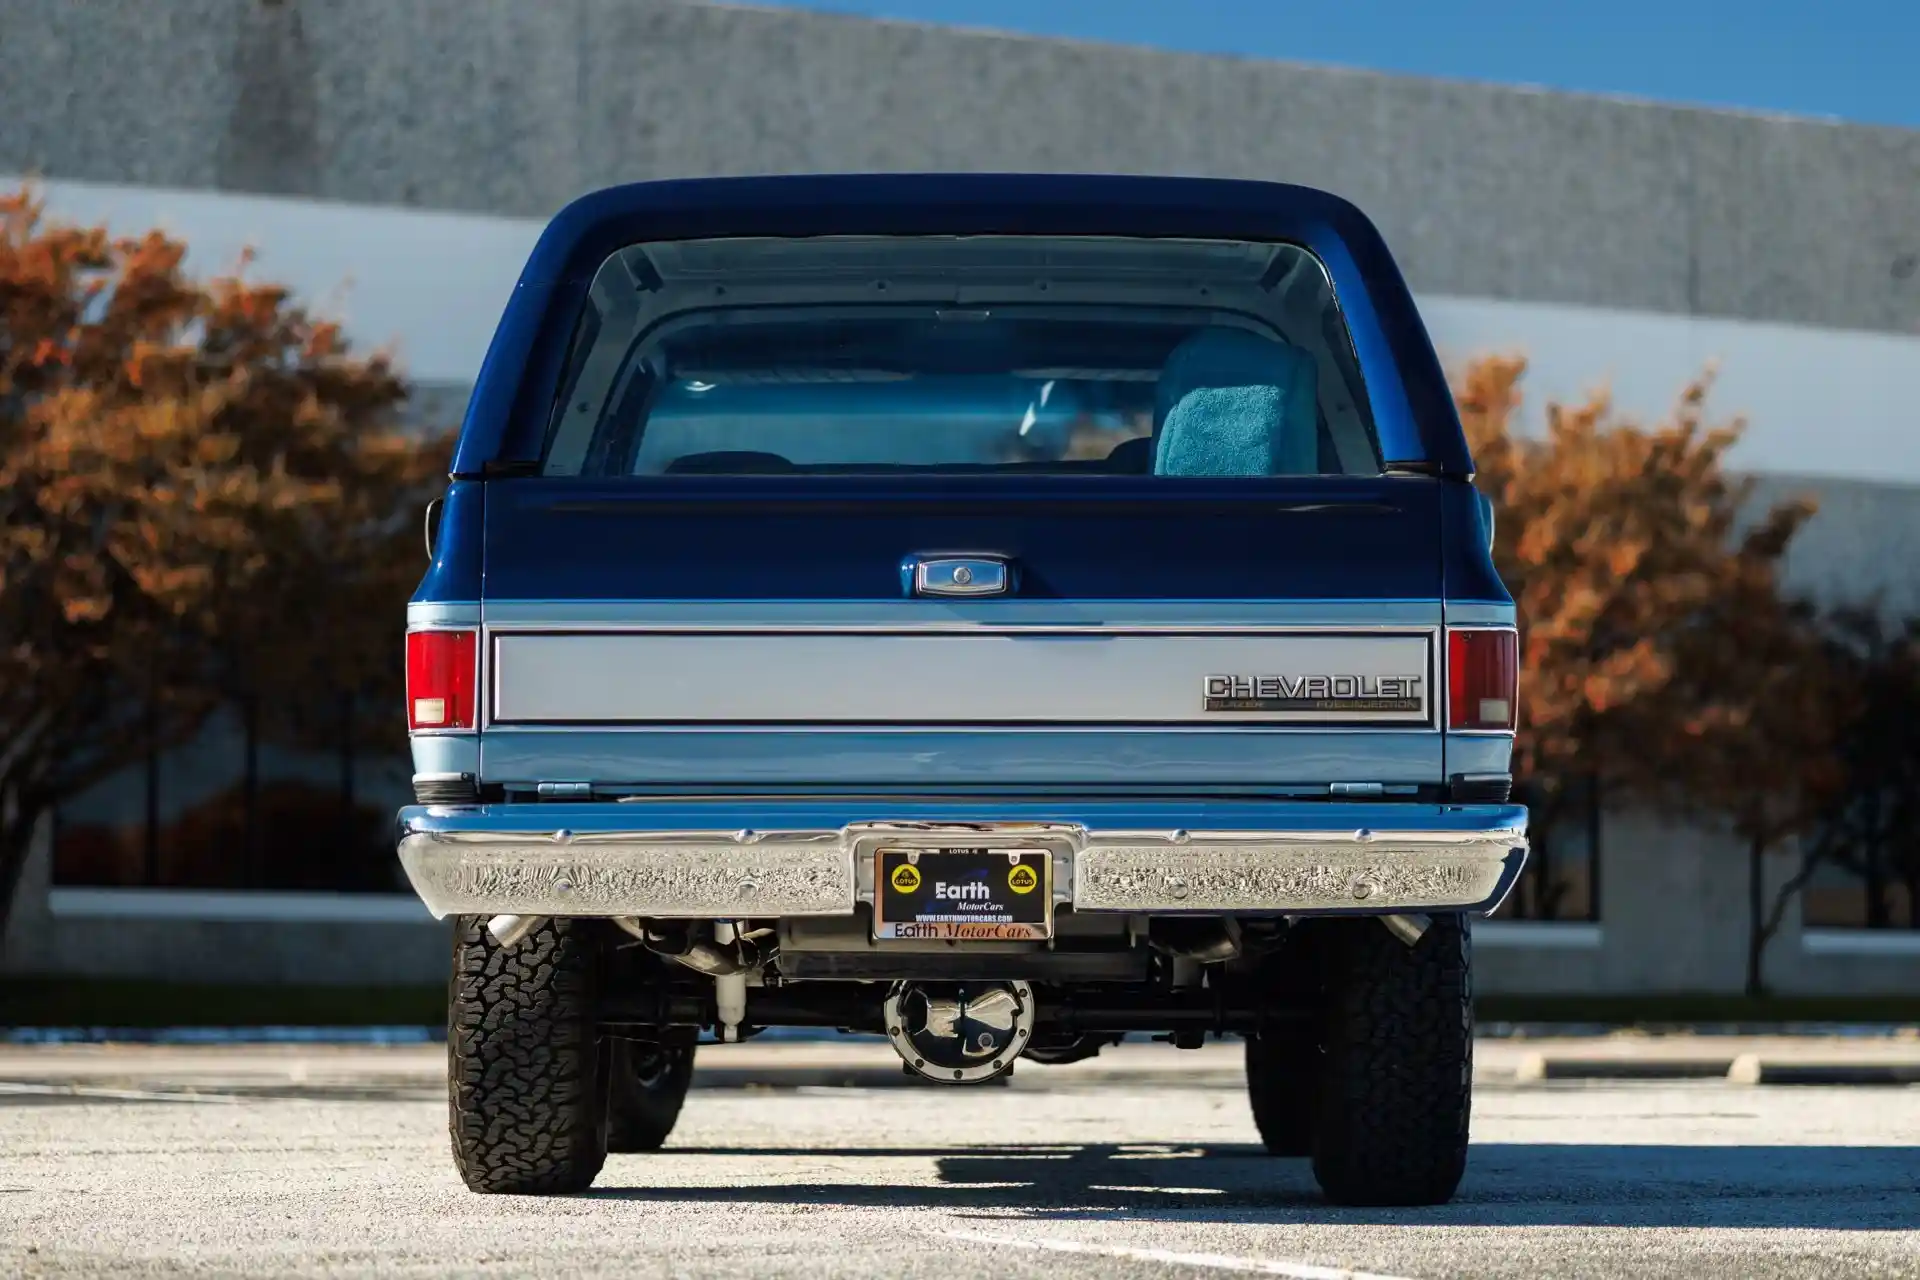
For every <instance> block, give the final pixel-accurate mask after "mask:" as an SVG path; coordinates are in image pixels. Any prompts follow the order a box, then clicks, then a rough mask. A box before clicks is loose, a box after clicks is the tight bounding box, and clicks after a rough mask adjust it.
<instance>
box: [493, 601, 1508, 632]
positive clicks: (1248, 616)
mask: <svg viewBox="0 0 1920 1280" xmlns="http://www.w3.org/2000/svg"><path fill="white" fill-rule="evenodd" d="M486 612H487V617H486V621H487V626H488V628H489V629H491V630H511V629H517V628H521V627H532V628H535V629H552V628H555V627H564V628H566V629H567V630H582V631H590V630H600V629H612V630H623V631H624V630H641V629H647V628H662V629H667V630H678V631H687V630H707V629H714V630H720V631H741V630H747V631H755V630H772V631H804V630H812V629H816V628H817V629H821V630H826V631H847V630H860V629H868V628H871V629H878V630H885V631H899V630H919V629H921V628H928V629H932V630H943V629H944V630H955V631H975V630H979V629H981V628H983V627H984V628H988V629H992V628H996V627H1015V626H1018V627H1028V626H1044V627H1054V628H1059V629H1065V630H1088V629H1108V628H1116V627H1117V628H1126V629H1130V630H1135V631H1143V630H1155V629H1160V628H1167V629H1171V630H1176V631H1249V630H1260V629H1264V628H1275V629H1285V630H1303V631H1304V630H1314V629H1319V630H1326V631H1353V630H1356V629H1367V628H1372V627H1386V628H1401V627H1412V628H1420V629H1427V628H1432V627H1438V626H1439V625H1440V623H1441V613H1442V605H1441V602H1440V601H1439V600H1437V599H1433V600H1164V599H1163V600H1071V601H1069V600H1033V599H995V598H986V599H974V600H939V599H924V600H919V599H890V600H488V601H487V610H486ZM1507 621H1509V622H1510V621H1512V619H1511V616H1509V617H1508V619H1507Z"/></svg>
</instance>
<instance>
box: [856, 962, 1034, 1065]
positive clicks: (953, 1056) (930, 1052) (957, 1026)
mask: <svg viewBox="0 0 1920 1280" xmlns="http://www.w3.org/2000/svg"><path fill="white" fill-rule="evenodd" d="M884 1012H885V1016H886V1024H887V1041H888V1043H890V1044H891V1045H893V1049H894V1052H895V1053H898V1054H899V1055H900V1060H901V1061H902V1062H904V1063H906V1064H907V1068H908V1070H910V1071H913V1072H914V1073H916V1074H918V1075H922V1076H925V1077H926V1078H927V1079H929V1080H938V1081H940V1082H941V1083H942V1084H980V1083H982V1082H983V1081H987V1080H992V1079H993V1078H994V1077H996V1076H1001V1075H1005V1074H1006V1073H1007V1072H1009V1071H1011V1070H1012V1069H1013V1064H1014V1060H1015V1059H1017V1058H1018V1057H1019V1056H1020V1053H1021V1051H1022V1050H1023V1049H1025V1048H1026V1047H1027V1043H1028V1041H1029V1040H1031V1039H1032V1037H1033V1016H1034V1008H1033V988H1032V987H1030V986H1028V985H1027V984H1026V983H1024V982H902V983H899V984H897V985H896V986H895V987H894V988H893V990H892V991H891V992H889V993H888V995H887V1002H886V1006H885V1010H884Z"/></svg>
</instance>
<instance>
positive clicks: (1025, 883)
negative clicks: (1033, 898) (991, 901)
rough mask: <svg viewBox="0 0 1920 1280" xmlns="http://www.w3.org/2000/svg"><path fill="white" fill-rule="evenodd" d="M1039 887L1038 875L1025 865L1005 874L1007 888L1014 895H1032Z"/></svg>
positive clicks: (1022, 864)
mask: <svg viewBox="0 0 1920 1280" xmlns="http://www.w3.org/2000/svg"><path fill="white" fill-rule="evenodd" d="M1039 887H1040V873H1039V872H1037V871H1035V870H1034V869H1033V868H1032V867H1030V866H1028V865H1027V864H1026V863H1024V862H1023V863H1021V864H1020V865H1019V866H1017V867H1015V868H1014V869H1013V870H1011V871H1009V872H1007V888H1009V889H1011V890H1013V891H1014V892H1015V893H1032V892H1033V891H1034V890H1035V889H1037V888H1039Z"/></svg>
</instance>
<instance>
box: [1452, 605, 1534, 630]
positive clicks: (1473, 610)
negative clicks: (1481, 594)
mask: <svg viewBox="0 0 1920 1280" xmlns="http://www.w3.org/2000/svg"><path fill="white" fill-rule="evenodd" d="M1444 613H1445V622H1446V624H1447V625H1448V626H1450V627H1511V626H1514V625H1515V621H1516V618H1517V616H1518V615H1517V613H1516V611H1515V609H1514V607H1513V606H1512V605H1510V604H1495V603H1492V602H1490V601H1483V600H1449V601H1447V602H1446V605H1445V606H1444Z"/></svg>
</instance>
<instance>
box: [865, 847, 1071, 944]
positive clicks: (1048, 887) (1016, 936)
mask: <svg viewBox="0 0 1920 1280" xmlns="http://www.w3.org/2000/svg"><path fill="white" fill-rule="evenodd" d="M903 868H905V869H906V870H904V871H903V870H902V869H903ZM1022 869H1024V870H1025V871H1026V872H1027V874H1026V875H1025V876H1023V875H1022V874H1021V872H1022ZM943 886H944V887H945V888H946V889H947V892H945V893H943V892H941V887H943ZM1023 886H1024V887H1023ZM873 936H874V938H875V939H877V940H879V941H883V942H884V941H905V940H914V941H928V940H933V941H946V942H1044V941H1046V940H1047V939H1049V938H1051V937H1053V855H1052V853H1050V852H1049V851H1048V850H1046V849H1039V848H1034V847H1032V846H1027V845H1023V846H1019V847H1017V848H988V847H983V846H978V845H931V846H929V845H902V844H888V845H882V846H881V847H880V848H878V849H875V850H874V853H873Z"/></svg>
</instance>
